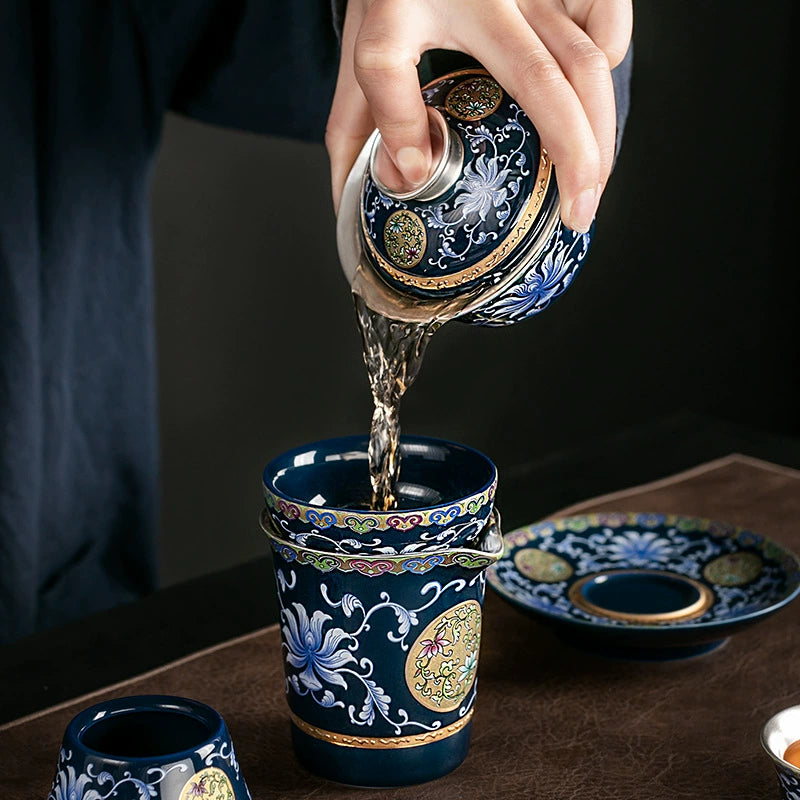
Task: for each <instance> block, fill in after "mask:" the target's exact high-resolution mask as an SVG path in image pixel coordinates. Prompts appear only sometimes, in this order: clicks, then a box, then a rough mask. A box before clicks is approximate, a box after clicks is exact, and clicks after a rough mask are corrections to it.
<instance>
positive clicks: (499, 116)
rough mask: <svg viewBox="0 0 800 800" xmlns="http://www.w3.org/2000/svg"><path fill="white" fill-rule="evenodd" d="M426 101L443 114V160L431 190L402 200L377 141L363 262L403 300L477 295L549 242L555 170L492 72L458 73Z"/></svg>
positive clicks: (368, 175)
mask: <svg viewBox="0 0 800 800" xmlns="http://www.w3.org/2000/svg"><path fill="white" fill-rule="evenodd" d="M422 95H423V99H424V101H425V103H426V104H427V105H428V106H430V107H433V108H435V109H436V110H437V111H438V112H439V113H440V114H441V117H439V118H438V119H440V120H443V124H442V125H441V127H442V134H443V137H444V148H443V149H444V155H443V157H442V160H441V162H440V163H439V165H438V167H437V168H436V170H435V171H434V174H433V175H432V176H431V178H430V179H429V180H428V182H427V183H426V184H425V186H423V187H421V188H420V189H417V190H415V191H414V192H412V193H408V194H405V195H403V194H399V193H395V192H392V191H391V190H389V189H388V188H387V187H386V186H384V185H382V184H381V182H380V180H379V179H378V178H377V177H376V176H375V175H374V174H373V172H374V170H373V169H372V167H373V165H374V156H375V152H376V149H377V146H378V143H379V139H376V140H375V141H374V142H373V147H372V157H371V158H370V162H369V168H368V169H367V170H366V172H365V174H364V180H363V183H362V186H361V195H360V216H361V233H362V237H363V242H364V255H365V256H366V258H367V259H368V261H369V262H370V263H371V265H372V266H373V267H374V269H375V270H376V271H377V272H378V273H379V275H380V276H381V277H382V278H383V279H384V280H385V281H386V282H387V283H388V284H389V285H390V286H392V287H393V288H394V289H396V290H398V291H399V292H401V293H404V294H409V295H414V296H417V297H420V298H442V299H445V298H449V297H454V296H458V295H462V294H466V293H469V294H474V293H475V292H476V291H481V290H482V289H483V288H488V287H491V286H494V285H496V284H498V283H499V282H500V281H502V280H503V279H504V278H505V277H506V276H507V275H509V274H510V272H512V271H513V269H514V266H515V265H516V264H518V263H520V260H521V259H522V257H523V255H524V253H525V252H528V251H529V250H530V245H531V243H532V242H535V241H541V237H542V236H544V235H548V234H549V231H550V229H551V228H552V225H553V220H554V218H555V217H557V206H558V189H557V186H556V181H555V175H554V172H553V167H552V163H551V161H550V159H549V158H548V156H547V153H546V151H545V150H544V149H543V148H542V145H541V142H540V140H539V135H538V133H537V132H536V129H535V128H534V127H533V125H532V124H531V122H530V120H529V119H528V116H527V115H526V114H525V112H524V111H523V110H522V108H521V107H520V106H519V105H518V104H517V103H516V102H515V101H514V99H513V98H512V97H509V96H508V94H507V93H506V92H505V91H504V90H503V89H502V87H501V86H500V85H499V84H498V83H497V81H495V80H494V78H492V77H491V76H490V75H489V73H488V72H486V70H484V69H482V68H479V67H474V68H468V69H461V70H458V71H455V72H450V73H448V74H446V75H444V76H442V77H440V78H437V79H436V80H434V81H433V82H431V83H429V84H427V85H426V86H424V87H423V89H422ZM432 116H433V117H436V115H435V114H434V115H432ZM554 208H555V211H556V213H555V215H554V213H553V212H554Z"/></svg>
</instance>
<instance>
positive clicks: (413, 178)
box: [395, 147, 428, 184]
mask: <svg viewBox="0 0 800 800" xmlns="http://www.w3.org/2000/svg"><path fill="white" fill-rule="evenodd" d="M395 164H397V168H398V169H399V170H400V172H402V173H403V177H404V178H405V179H406V180H407V181H408V182H409V183H413V184H418V183H422V182H423V181H424V180H425V178H427V177H428V162H427V160H426V158H425V155H424V154H423V152H422V150H420V149H419V148H418V147H401V148H400V149H399V150H398V151H397V155H396V156H395Z"/></svg>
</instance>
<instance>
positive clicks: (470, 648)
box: [406, 600, 481, 712]
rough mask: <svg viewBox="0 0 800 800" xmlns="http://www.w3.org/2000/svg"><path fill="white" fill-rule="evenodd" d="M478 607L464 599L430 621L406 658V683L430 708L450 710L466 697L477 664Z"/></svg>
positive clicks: (473, 601)
mask: <svg viewBox="0 0 800 800" xmlns="http://www.w3.org/2000/svg"><path fill="white" fill-rule="evenodd" d="M480 641H481V607H480V604H479V603H478V602H477V601H475V600H467V601H465V602H463V603H459V604H458V605H457V606H453V607H452V608H450V609H448V610H447V611H445V613H444V614H441V615H440V616H439V617H438V618H437V619H435V620H433V622H431V623H430V624H429V625H428V626H427V627H426V628H425V630H423V631H422V633H421V634H420V635H419V637H418V638H417V641H416V642H414V644H413V645H412V647H411V650H410V651H409V654H408V658H407V659H406V685H407V686H408V690H409V691H410V692H411V694H412V696H413V697H414V699H415V700H417V701H418V702H419V703H421V704H422V705H423V706H425V708H429V709H431V710H433V711H443V712H444V711H453V710H454V709H456V708H458V707H459V706H460V705H461V703H462V702H463V701H464V699H465V698H466V697H467V694H468V693H469V690H470V689H471V688H472V684H473V683H474V682H475V673H476V671H477V667H478V650H479V648H480Z"/></svg>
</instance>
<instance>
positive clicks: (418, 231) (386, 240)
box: [383, 209, 428, 269]
mask: <svg viewBox="0 0 800 800" xmlns="http://www.w3.org/2000/svg"><path fill="white" fill-rule="evenodd" d="M427 243H428V235H427V234H426V233H425V225H424V224H423V222H422V220H421V219H420V218H419V217H418V216H417V215H416V214H414V213H413V212H412V211H406V210H405V209H403V210H402V211H395V212H394V213H393V214H390V215H389V219H387V220H386V225H385V226H384V228H383V244H384V246H385V247H386V253H387V254H388V256H389V258H391V259H392V261H393V262H394V263H395V264H396V265H397V266H398V267H403V268H404V269H411V268H412V267H416V266H417V264H419V262H420V261H422V257H423V256H424V255H425V246H426V245H427Z"/></svg>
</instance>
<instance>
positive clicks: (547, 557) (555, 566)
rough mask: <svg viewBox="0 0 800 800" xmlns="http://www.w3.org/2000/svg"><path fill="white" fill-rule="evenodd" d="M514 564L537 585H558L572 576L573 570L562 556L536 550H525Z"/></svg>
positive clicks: (519, 553)
mask: <svg viewBox="0 0 800 800" xmlns="http://www.w3.org/2000/svg"><path fill="white" fill-rule="evenodd" d="M514 564H515V565H516V567H517V569H518V570H519V571H520V572H521V573H522V574H523V575H524V576H525V577H526V578H530V579H531V580H532V581H536V582H537V583H558V582H559V581H565V580H566V579H567V578H569V577H570V575H572V572H573V569H572V567H571V566H570V564H569V563H568V562H567V561H565V560H564V559H563V558H561V556H557V555H555V553H548V552H545V551H544V550H537V549H536V548H528V549H523V550H520V551H518V552H517V554H516V555H515V556H514Z"/></svg>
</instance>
